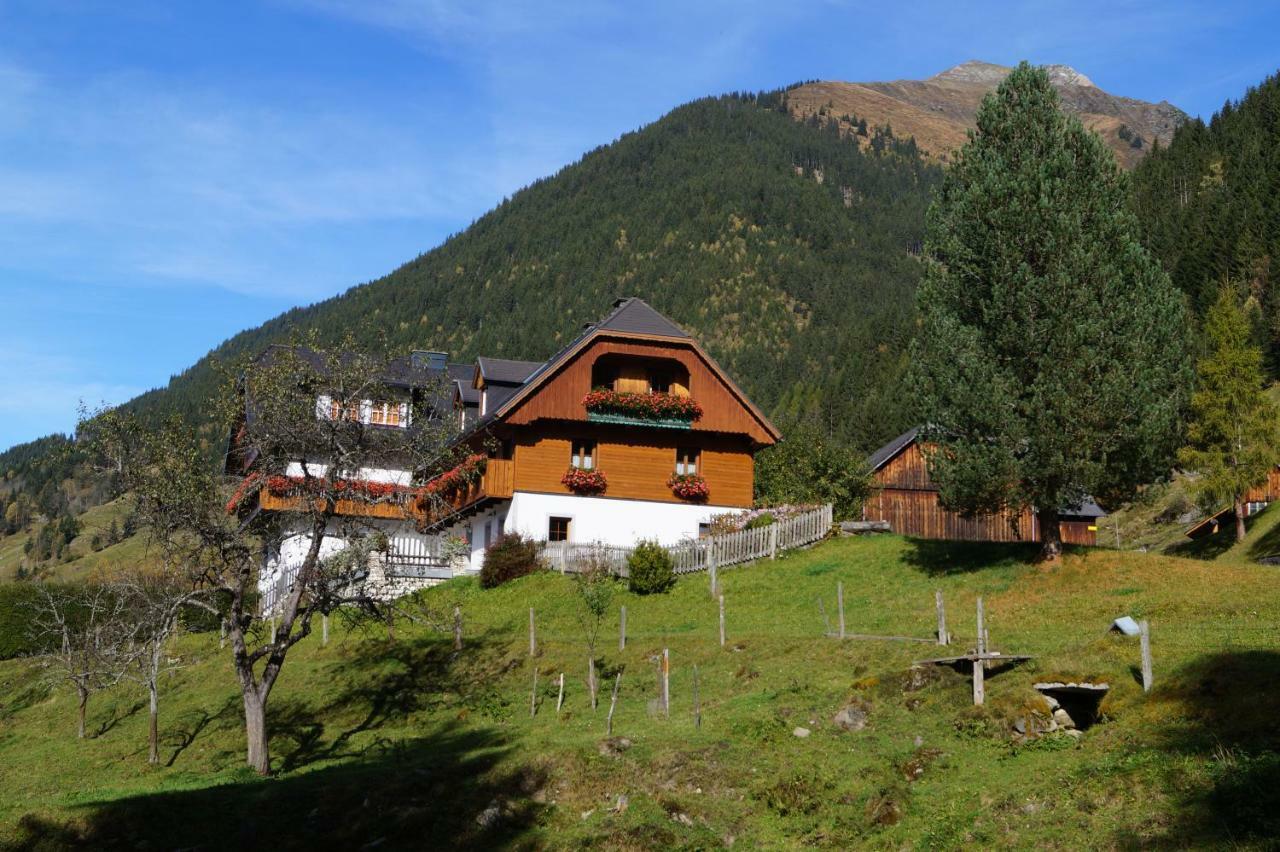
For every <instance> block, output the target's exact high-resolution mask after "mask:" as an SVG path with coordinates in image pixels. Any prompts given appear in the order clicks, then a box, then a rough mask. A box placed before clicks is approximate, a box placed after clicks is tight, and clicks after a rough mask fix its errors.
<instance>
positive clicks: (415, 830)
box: [15, 725, 545, 850]
mask: <svg viewBox="0 0 1280 852" xmlns="http://www.w3.org/2000/svg"><path fill="white" fill-rule="evenodd" d="M508 749H509V747H508V746H507V745H506V743H505V741H504V739H503V738H502V737H501V735H500V734H498V733H497V732H496V731H494V730H491V729H490V730H477V729H470V730H462V729H459V728H458V727H457V726H456V725H455V726H452V727H448V728H445V729H442V730H440V731H438V732H436V733H433V734H431V735H429V736H424V737H420V738H417V739H413V740H408V741H403V742H399V743H395V744H392V745H389V746H387V747H385V748H382V749H380V750H379V751H378V753H377V754H370V755H367V756H365V757H364V758H363V759H360V760H357V761H352V762H350V763H346V764H341V765H337V766H329V767H325V768H323V769H317V770H315V771H311V772H304V773H300V774H297V775H292V776H285V777H281V778H275V779H259V778H251V777H249V776H248V773H247V772H246V773H245V775H244V780H241V781H238V782H235V783H230V784H219V785H217V786H212V787H206V788H203V789H198V790H184V791H176V792H162V793H154V794H150V795H145V796H135V797H132V798H126V799H119V800H115V801H106V802H95V803H90V804H87V805H84V806H83V813H82V814H80V815H78V818H77V819H75V820H74V821H73V822H72V823H69V824H62V823H55V822H50V821H45V820H41V819H38V818H35V817H32V816H27V817H24V818H23V819H22V821H21V823H20V824H19V836H18V841H17V844H16V847H15V848H16V849H21V850H35V849H69V848H70V849H80V848H84V849H104V848H105V849H114V848H125V849H141V848H151V849H177V848H185V849H308V850H314V849H360V848H381V849H426V848H453V849H457V848H493V847H499V846H500V847H507V848H510V847H517V848H519V847H521V846H530V845H532V844H531V843H530V842H528V841H526V842H524V843H522V842H521V835H522V834H524V833H525V832H526V831H527V830H528V829H529V828H530V827H532V826H533V825H534V824H535V822H536V821H537V818H538V815H539V813H540V811H541V806H540V805H538V804H536V803H534V802H533V801H532V800H531V795H532V794H533V793H534V792H535V791H537V790H538V789H540V788H541V787H542V785H543V784H544V782H545V778H544V777H542V775H541V774H540V773H539V772H535V771H530V770H526V769H516V770H506V769H502V768H500V766H499V764H500V762H501V760H502V758H503V757H504V755H505V754H506V752H507V751H508ZM486 811H488V813H487V814H485V816H481V815H482V814H483V813H485V812H486Z"/></svg>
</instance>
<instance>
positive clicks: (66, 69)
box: [0, 0, 1280, 448]
mask: <svg viewBox="0 0 1280 852" xmlns="http://www.w3.org/2000/svg"><path fill="white" fill-rule="evenodd" d="M1276 33H1280V9H1278V8H1277V7H1275V6H1273V5H1271V4H1261V3H1230V2H1224V3H1210V2H1206V3H1203V4H1196V3H1185V2H1166V3H1150V2H1146V0H1144V2H1141V3H1127V2H1108V3H1090V2H1073V3H1061V4H1058V3H1047V2H1036V3H1032V2H1028V3H999V4H965V3H960V2H946V3H932V2H914V3H909V4H907V3H887V4H886V3H853V2H849V3H843V2H834V1H833V2H815V3H803V2H795V0H792V2H778V3H764V2H754V0H734V1H733V2H709V3H699V2H696V0H694V1H693V2H690V0H684V1H683V2H654V3H646V2H629V3H618V4H605V3H594V4H588V3H562V2H548V3H537V4H535V3H510V4H499V3H493V4H489V3H484V2H481V0H263V2H254V3H250V2H234V0H220V1H219V2H185V0H156V2H147V0H125V2H121V0H107V1H106V2H91V0H33V2H15V0H0V316H2V317H3V321H0V329H3V332H2V333H3V335H4V338H5V339H4V345H3V346H2V347H0V448H2V447H5V446H8V445H10V444H13V443H15V442H18V441H23V440H29V439H31V438H35V437H38V436H40V435H43V434H46V433H48V432H51V431H55V430H68V429H70V428H71V427H72V426H73V425H74V420H75V410H76V405H77V402H78V401H79V400H81V399H83V400H85V401H86V402H88V403H89V404H91V405H92V404H97V403H99V402H102V401H108V402H120V401H123V400H125V399H127V398H129V397H131V396H133V395H134V394H136V393H138V392H140V391H142V390H145V389H147V388H149V387H153V386H155V385H159V384H163V383H164V382H166V381H167V380H168V377H169V375H170V374H171V373H174V372H178V371H180V370H181V369H183V368H184V367H186V366H188V365H189V364H190V363H191V362H193V361H194V360H196V359H197V358H198V357H200V356H201V355H203V354H204V353H205V352H207V351H208V350H209V349H210V348H212V347H213V346H215V345H217V344H218V343H219V342H220V341H222V340H223V339H225V338H226V337H228V336H230V335H231V334H233V333H235V332H236V331H239V330H241V329H243V328H246V327H249V326H252V325H256V324H258V323H260V322H262V321H263V320H265V319H267V318H269V317H271V316H274V315H275V314H277V313H279V312H281V311H283V310H285V309H286V308H288V307H291V306H293V305H296V304H303V303H308V302H312V301H316V300H318V299H322V298H325V297H327V296H331V295H333V294H335V293H339V292H341V291H343V290H345V289H346V288H347V287H350V286H352V285H354V284H358V283H361V282H364V281H367V280H370V279H373V278H377V277H379V276H380V275H382V274H384V273H386V272H388V271H390V270H391V269H393V268H395V267H396V266H398V265H399V264H401V263H403V262H404V261H406V260H408V259H410V258H412V257H413V256H415V255H417V254H419V253H421V252H424V251H427V250H429V249H430V248H431V247H433V246H434V245H436V244H438V243H439V242H440V241H441V240H442V239H443V238H445V237H446V236H448V235H449V234H450V233H453V232H455V231H458V230H461V229H463V228H465V227H466V226H467V224H468V223H469V222H471V221H472V220H473V219H475V218H476V217H477V216H479V215H481V214H482V213H484V212H485V211H486V210H487V209H489V208H490V207H492V206H493V205H494V204H495V203H497V202H498V201H500V200H501V199H502V198H503V197H504V196H506V195H509V194H511V193H512V192H514V191H516V190H517V189H519V188H520V187H521V186H523V185H525V184H527V183H529V182H530V181H532V180H534V179H536V178H538V177H541V176H543V175H546V174H549V173H551V172H554V171H555V170H556V169H558V168H560V167H561V166H563V165H565V164H567V163H569V162H572V161H573V160H575V159H576V158H577V157H578V156H580V155H581V154H582V153H583V152H584V151H587V150H589V149H590V148H593V147H595V146H597V145H599V144H602V143H606V142H608V141H610V140H612V139H614V138H616V137H617V136H618V135H619V134H620V133H623V132H626V131H628V130H631V129H634V128H636V127H638V126H641V125H643V124H645V123H648V122H650V121H652V120H654V119H656V118H658V117H659V116H661V115H662V114H663V113H664V112H666V111H667V110H669V109H670V108H672V107H673V106H675V105H677V104H679V103H682V102H684V101H687V100H690V99H692V98H696V97H699V96H702V95H706V94H716V93H721V92H725V91H730V90H755V89H769V88H775V87H778V86H780V85H784V84H787V83H790V82H794V81H797V80H803V79H840V80H887V79H897V78H920V77H926V76H929V75H930V74H933V73H936V72H938V71H941V70H943V69H944V68H947V67H949V66H951V65H955V64H957V63H959V62H962V61H964V60H966V59H971V58H979V59H984V60H988V61H992V62H1001V63H1006V64H1011V63H1014V62H1016V61H1017V60H1019V59H1023V58H1026V59H1030V60H1032V61H1034V62H1044V63H1049V62H1060V63H1064V64H1068V65H1072V66H1074V67H1076V68H1077V69H1078V70H1080V71H1082V72H1083V73H1085V74H1087V75H1088V76H1089V77H1091V78H1092V79H1093V81H1094V82H1095V83H1096V84H1098V85H1099V86H1101V87H1102V88H1103V89H1106V90H1107V91H1110V92H1112V93H1115V94H1122V95H1128V96H1132V97H1137V98H1142V99H1144V100H1152V101H1158V100H1162V99H1164V100H1169V101H1171V102H1172V103H1174V104H1176V105H1178V106H1180V107H1182V108H1183V109H1185V110H1186V111H1188V112H1190V113H1192V114H1200V115H1203V116H1205V117H1206V118H1207V117H1208V116H1209V115H1210V114H1211V113H1212V112H1213V111H1214V110H1216V109H1217V108H1218V107H1219V106H1221V104H1222V103H1223V101H1224V100H1226V99H1228V98H1236V97H1239V96H1240V95H1241V94H1242V93H1243V92H1244V90H1245V88H1246V87H1247V86H1248V85H1250V84H1253V83H1256V82H1258V81H1260V80H1261V79H1262V78H1263V77H1264V76H1266V75H1267V74H1269V73H1271V72H1273V71H1275V70H1276V69H1277V68H1278V67H1280V44H1278V42H1277V39H1276ZM424 343H429V341H424Z"/></svg>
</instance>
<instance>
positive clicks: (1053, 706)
mask: <svg viewBox="0 0 1280 852" xmlns="http://www.w3.org/2000/svg"><path fill="white" fill-rule="evenodd" d="M1041 695H1042V697H1043V698H1044V703H1045V704H1048V705H1049V712H1053V711H1054V710H1057V709H1058V708H1059V707H1061V706H1062V705H1061V704H1060V703H1058V699H1056V698H1054V697H1053V696H1052V695H1044V694H1043V693H1041Z"/></svg>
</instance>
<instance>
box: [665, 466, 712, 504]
mask: <svg viewBox="0 0 1280 852" xmlns="http://www.w3.org/2000/svg"><path fill="white" fill-rule="evenodd" d="M667 487H668V488H670V489H671V493H672V494H674V495H676V496H677V497H679V498H680V499H681V500H690V501H694V502H701V501H703V500H706V499H707V498H708V497H710V496H711V489H710V488H709V487H707V480H705V479H704V478H702V476H700V475H699V474H696V473H675V474H672V475H671V478H670V479H668V480H667Z"/></svg>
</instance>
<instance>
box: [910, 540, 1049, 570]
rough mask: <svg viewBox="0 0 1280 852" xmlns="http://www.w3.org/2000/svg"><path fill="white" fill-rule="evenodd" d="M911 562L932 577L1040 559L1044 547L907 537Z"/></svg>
mask: <svg viewBox="0 0 1280 852" xmlns="http://www.w3.org/2000/svg"><path fill="white" fill-rule="evenodd" d="M907 541H908V543H909V544H910V547H908V548H907V551H906V561H907V564H909V565H913V566H915V567H916V568H919V569H920V570H922V571H924V572H925V573H926V574H929V575H931V576H941V575H945V574H968V573H971V572H973V571H979V570H982V569H987V568H993V567H999V566H1011V565H1019V564H1025V563H1027V562H1031V561H1033V560H1034V559H1035V558H1036V555H1037V554H1038V553H1039V552H1040V546H1039V545H1038V544H1034V543H1031V542H1003V541H942V540H939V539H928V538H909V539H907Z"/></svg>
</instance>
